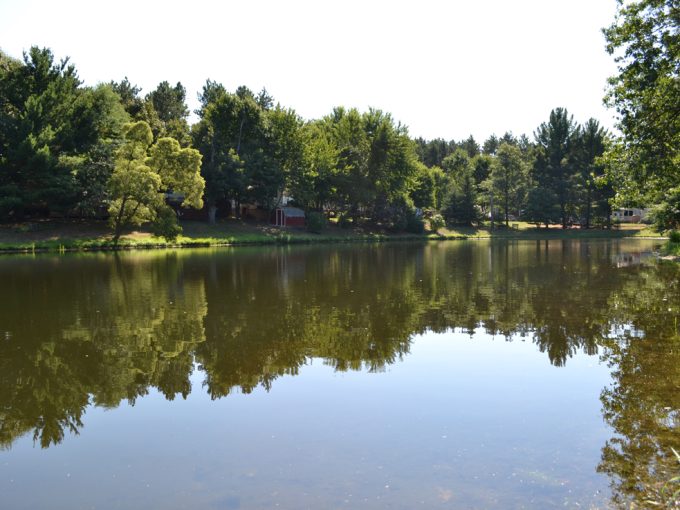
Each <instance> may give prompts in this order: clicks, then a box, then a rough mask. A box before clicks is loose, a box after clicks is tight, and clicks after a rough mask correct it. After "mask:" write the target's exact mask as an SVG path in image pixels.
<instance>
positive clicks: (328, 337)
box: [0, 241, 680, 510]
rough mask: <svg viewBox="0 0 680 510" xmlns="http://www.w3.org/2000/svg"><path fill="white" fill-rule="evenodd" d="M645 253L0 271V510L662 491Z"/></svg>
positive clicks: (674, 388) (677, 338)
mask: <svg viewBox="0 0 680 510" xmlns="http://www.w3.org/2000/svg"><path fill="white" fill-rule="evenodd" d="M654 247H655V243H653V242H646V241H606V242H605V241H603V242H598V241H590V242H578V241H549V242H548V241H526V242H441V243H429V244H392V243H388V244H385V245H374V244H371V245H361V244H352V245H346V246H325V247H324V246H315V247H263V248H235V249H216V250H196V251H190V250H180V251H176V252H173V251H149V252H134V253H122V254H119V255H113V254H73V255H62V256H52V255H44V256H35V257H31V256H5V257H2V258H0V291H1V292H0V508H2V509H3V510H14V509H31V510H35V509H69V510H73V509H81V508H82V509H89V508H96V509H114V508H115V509H119V508H120V509H155V508H159V509H184V508H186V509H238V508H242V509H261V508H282V509H300V508H313V509H316V508H366V509H386V508H389V509H413V508H469V509H486V508H497V509H508V508H527V509H544V508H618V507H621V508H628V507H629V505H630V503H631V502H635V501H637V502H638V503H640V502H643V501H644V500H645V499H646V498H649V497H658V495H659V491H661V489H662V485H663V482H664V481H666V480H669V479H670V478H671V477H672V476H673V473H677V463H676V462H675V461H674V459H673V457H672V452H671V450H670V448H671V447H674V448H675V449H676V450H679V451H680V334H679V331H680V325H679V324H678V312H679V310H680V266H679V265H677V264H669V263H659V262H657V261H656V259H655V258H654V257H651V256H650V253H651V250H652V249H653V248H654ZM674 470H675V471H674Z"/></svg>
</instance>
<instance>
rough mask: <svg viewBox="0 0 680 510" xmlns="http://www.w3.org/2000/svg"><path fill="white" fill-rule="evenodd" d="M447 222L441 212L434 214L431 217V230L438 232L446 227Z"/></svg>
mask: <svg viewBox="0 0 680 510" xmlns="http://www.w3.org/2000/svg"><path fill="white" fill-rule="evenodd" d="M444 226H445V222H444V218H443V217H442V215H441V214H434V215H432V217H431V218H430V230H431V231H432V233H434V234H436V233H437V232H438V231H439V229H440V228H444Z"/></svg>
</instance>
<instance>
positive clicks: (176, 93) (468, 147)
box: [0, 47, 614, 239]
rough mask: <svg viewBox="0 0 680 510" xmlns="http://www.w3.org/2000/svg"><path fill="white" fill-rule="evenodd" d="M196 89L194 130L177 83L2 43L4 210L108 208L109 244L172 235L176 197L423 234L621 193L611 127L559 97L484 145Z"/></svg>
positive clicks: (553, 212)
mask: <svg viewBox="0 0 680 510" xmlns="http://www.w3.org/2000/svg"><path fill="white" fill-rule="evenodd" d="M199 100H200V106H199V108H198V109H197V110H196V112H195V113H196V115H197V117H198V121H197V122H196V123H194V124H193V125H189V122H188V118H189V110H188V108H187V105H186V90H185V88H184V87H183V86H182V84H181V83H177V84H176V85H175V86H172V85H170V84H169V83H168V82H162V83H160V84H159V85H158V87H157V88H156V89H155V90H153V91H151V92H149V93H148V94H146V95H145V96H142V95H141V90H140V89H139V88H138V87H136V86H135V85H133V84H132V83H131V82H130V81H129V80H128V79H127V78H125V79H124V80H122V81H120V82H111V83H108V84H100V85H98V86H95V87H86V86H83V84H82V83H81V81H80V80H79V78H78V75H77V72H76V70H75V67H74V66H73V65H71V64H70V63H69V61H68V59H66V60H63V61H61V62H56V61H55V59H54V56H53V54H52V52H51V51H50V50H49V49H39V48H37V47H33V48H31V49H30V51H28V52H27V53H25V54H24V57H23V61H19V60H15V59H13V58H10V57H8V56H7V55H4V54H0V220H3V221H13V220H19V219H22V218H26V217H36V216H49V215H67V216H78V217H102V216H105V215H108V216H110V221H111V223H112V226H113V228H114V238H115V239H117V238H118V236H119V235H120V233H121V232H122V230H123V228H125V227H126V226H129V225H139V224H141V223H144V222H150V223H151V224H152V225H153V226H154V227H155V228H156V230H157V233H158V234H159V235H165V236H166V237H174V236H176V235H177V233H178V232H179V231H180V229H179V228H178V227H177V225H176V218H175V213H174V211H173V210H172V209H171V208H170V207H169V206H168V204H167V200H166V197H167V194H168V193H172V195H173V196H174V197H175V198H177V199H178V200H180V201H183V205H184V206H185V207H193V208H197V209H201V208H203V207H205V212H206V218H207V219H209V220H210V221H212V222H214V221H216V219H217V218H218V217H226V216H229V215H236V216H238V215H239V214H240V211H241V204H257V205H258V206H259V207H260V208H261V209H263V210H264V211H265V213H267V212H270V211H272V210H273V209H274V208H275V207H277V206H278V205H280V204H281V203H282V202H283V200H284V197H290V198H291V199H292V200H293V204H294V205H297V206H299V207H301V208H303V209H305V210H306V211H307V212H308V214H309V213H311V212H313V211H316V212H317V217H321V218H322V220H324V216H323V215H330V214H333V215H335V216H337V217H338V222H339V224H340V225H352V224H355V225H356V224H359V223H362V222H367V223H371V224H374V225H378V226H382V227H384V228H388V229H390V230H395V231H399V230H409V231H415V232H419V231H422V230H423V228H424V220H425V219H428V218H429V219H430V220H431V221H430V223H431V225H432V226H434V227H435V228H436V227H437V226H440V225H442V224H443V223H442V221H443V220H446V222H448V223H451V224H467V225H471V224H474V223H476V222H479V221H481V220H483V219H485V220H486V219H491V220H496V221H497V222H503V223H505V224H506V225H507V224H508V222H509V221H512V220H514V219H520V218H521V219H526V220H528V221H532V222H535V223H537V224H546V225H547V224H549V223H554V222H560V223H561V224H562V225H563V226H564V227H567V226H568V225H569V224H571V223H572V222H575V221H576V222H581V223H582V224H583V225H584V226H586V227H590V226H591V225H593V224H595V223H597V224H600V225H604V224H608V222H609V217H610V206H609V199H611V198H612V196H613V194H614V191H613V189H612V187H611V185H610V184H609V183H608V180H607V179H606V178H605V177H604V167H603V166H602V165H601V164H600V163H599V158H600V157H601V156H602V154H603V153H604V150H605V148H606V146H607V143H608V138H607V134H606V132H605V131H604V130H603V129H602V127H601V126H600V125H599V123H598V122H597V121H596V120H594V119H590V120H588V121H587V122H586V123H585V124H584V125H579V124H577V123H576V122H575V121H574V120H573V118H572V116H571V115H569V113H568V112H567V110H565V109H563V108H557V109H555V110H553V112H551V114H550V118H549V120H548V121H547V122H545V123H543V124H541V125H540V126H539V127H538V128H537V129H536V131H535V133H534V140H533V141H531V140H529V138H528V137H527V136H525V135H522V136H519V137H515V136H513V135H512V133H506V134H505V135H503V136H502V137H500V138H497V137H496V136H494V135H492V136H491V137H489V138H488V139H487V140H485V141H484V142H483V143H482V144H481V146H480V145H479V144H478V143H477V142H476V141H475V140H474V138H473V137H472V136H471V137H469V138H468V139H466V140H463V141H460V142H455V141H448V142H447V141H444V140H441V139H436V140H430V141H426V140H423V139H420V138H419V139H416V140H413V139H411V138H410V137H409V134H408V131H407V128H406V127H405V126H403V125H402V124H400V123H398V122H396V121H395V120H394V119H393V118H392V117H391V116H390V114H389V113H386V112H383V111H380V110H376V109H370V110H369V111H367V112H359V111H357V110H356V109H346V108H335V109H334V110H333V111H332V112H331V113H330V114H329V115H327V116H325V117H323V118H321V119H315V120H309V121H306V120H304V119H302V118H301V117H300V116H299V115H298V114H297V113H296V112H295V111H294V110H293V109H290V108H285V107H283V106H281V105H280V104H275V101H274V99H273V98H272V97H271V96H270V95H269V94H268V92H267V91H266V90H265V89H263V90H262V91H261V92H259V93H258V94H255V93H253V92H252V91H251V90H249V89H248V88H246V87H239V88H238V89H237V90H236V91H234V92H230V91H228V90H226V88H225V87H224V86H223V85H221V84H220V83H217V82H214V81H211V80H208V81H207V82H206V84H205V85H204V87H203V90H202V91H201V93H200V94H199Z"/></svg>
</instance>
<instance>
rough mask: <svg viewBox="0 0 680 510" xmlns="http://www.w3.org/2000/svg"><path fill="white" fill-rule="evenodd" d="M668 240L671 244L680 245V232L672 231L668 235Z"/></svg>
mask: <svg viewBox="0 0 680 510" xmlns="http://www.w3.org/2000/svg"><path fill="white" fill-rule="evenodd" d="M668 239H669V240H670V242H671V243H680V231H678V230H671V231H670V233H669V234H668Z"/></svg>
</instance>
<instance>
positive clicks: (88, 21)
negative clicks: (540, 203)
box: [0, 0, 616, 141]
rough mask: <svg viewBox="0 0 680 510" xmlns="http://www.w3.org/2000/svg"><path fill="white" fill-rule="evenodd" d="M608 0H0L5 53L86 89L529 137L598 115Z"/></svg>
mask: <svg viewBox="0 0 680 510" xmlns="http://www.w3.org/2000/svg"><path fill="white" fill-rule="evenodd" d="M615 11H616V2H615V0H569V1H564V0H512V1H511V0H476V1H473V0H468V1H458V0H450V1H436V0H419V1H417V2H416V1H409V2H405V1H398V0H395V1H390V2H382V1H370V0H343V1H320V0H317V1H304V0H294V1H282V0H278V1H277V0H255V1H240V2H233V1H208V0H194V1H192V2H178V1H144V0H136V1H130V0H119V1H117V2H115V3H112V2H97V1H94V0H87V1H85V0H82V1H81V0H59V1H54V0H53V1H39V0H0V34H2V36H1V38H0V48H2V50H3V51H5V52H6V53H9V54H10V55H12V56H15V57H20V56H21V53H22V51H23V50H25V49H28V48H29V47H30V46H31V45H38V46H48V47H50V48H51V49H52V50H53V52H54V53H55V55H56V56H57V57H58V58H62V57H64V56H70V57H71V60H72V62H73V63H75V65H76V67H77V69H78V72H79V75H80V77H81V78H82V79H83V80H84V81H85V83H86V84H95V83H97V82H105V81H109V80H112V79H114V80H120V79H122V78H123V77H124V76H126V75H127V76H128V77H129V79H130V81H132V82H133V83H136V84H137V85H139V86H141V87H142V88H143V90H144V92H148V91H149V90H151V89H153V88H155V87H156V85H157V84H158V83H159V82H160V81H162V80H168V81H170V82H171V83H175V82H177V81H181V82H182V83H183V84H184V85H185V87H186V88H187V96H188V100H189V106H190V108H191V109H194V108H195V107H196V93H197V92H198V91H199V90H200V88H201V86H202V84H203V83H204V82H205V80H206V78H211V79H213V80H217V81H219V82H221V83H223V84H224V85H225V86H226V87H227V88H228V89H230V90H233V89H235V88H236V87H237V86H238V85H241V84H245V85H247V86H248V87H250V88H251V89H253V90H254V91H258V90H260V89H261V88H262V87H263V86H265V87H267V90H268V91H269V92H270V93H271V94H272V95H273V96H274V98H275V99H276V100H277V101H279V102H281V104H283V105H284V106H289V107H292V108H294V109H295V110H296V111H297V112H298V113H299V114H300V115H302V116H303V117H304V118H307V119H309V118H317V117H320V116H323V115H325V114H327V113H329V112H330V111H331V109H332V108H333V107H334V106H338V105H344V106H348V107H351V106H356V107H357V108H359V109H362V110H364V109H366V108H368V107H369V106H373V107H376V108H381V109H383V110H385V111H388V112H391V113H392V115H393V117H394V118H395V119H396V120H399V121H401V122H402V123H403V124H406V125H407V126H409V131H410V133H411V135H412V136H423V137H425V138H435V137H443V138H446V139H451V138H454V139H462V138H464V137H467V136H468V135H469V134H470V133H472V134H473V135H474V136H475V137H476V138H477V139H478V140H479V141H482V140H483V139H484V138H486V137H487V136H488V135H490V134H491V133H496V134H497V135H502V134H503V132H505V131H506V130H511V131H513V132H514V133H515V134H521V133H527V134H528V135H529V136H531V133H532V132H533V130H534V129H535V128H536V127H537V126H538V124H539V123H541V122H543V121H545V120H546V119H547V118H548V115H549V113H550V110H551V109H552V108H554V107H557V106H564V107H566V108H568V109H569V111H570V112H571V113H573V114H574V117H575V119H576V120H577V121H579V122H584V121H585V120H587V118H588V117H591V116H592V117H595V118H597V119H598V120H600V122H601V123H602V124H604V125H605V126H606V127H611V126H612V125H613V118H612V117H613V112H611V111H608V110H606V109H605V108H604V106H603V105H602V97H603V95H604V89H605V86H606V79H607V77H608V76H610V75H612V74H614V72H615V65H614V63H613V61H612V58H611V57H610V56H609V55H607V54H606V52H605V50H604V39H603V36H602V34H601V31H600V29H601V28H602V27H603V26H606V25H608V24H610V23H611V22H612V21H613V18H614V13H615Z"/></svg>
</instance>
